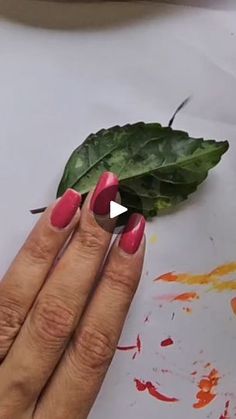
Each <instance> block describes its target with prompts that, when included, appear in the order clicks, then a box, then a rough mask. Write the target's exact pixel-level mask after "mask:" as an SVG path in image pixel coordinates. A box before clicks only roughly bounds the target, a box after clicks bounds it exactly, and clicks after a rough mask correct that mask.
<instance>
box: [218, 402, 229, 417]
mask: <svg viewBox="0 0 236 419" xmlns="http://www.w3.org/2000/svg"><path fill="white" fill-rule="evenodd" d="M229 405H230V401H229V400H228V401H227V402H226V403H225V410H224V413H223V415H221V416H220V419H230V417H229Z"/></svg>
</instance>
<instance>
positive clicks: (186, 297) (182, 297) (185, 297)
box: [172, 292, 199, 301]
mask: <svg viewBox="0 0 236 419" xmlns="http://www.w3.org/2000/svg"><path fill="white" fill-rule="evenodd" d="M198 299H199V295H198V294H197V293H196V292H185V293H183V294H179V295H177V296H176V297H175V298H173V300H172V301H192V300H198Z"/></svg>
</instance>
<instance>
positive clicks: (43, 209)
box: [30, 207, 47, 214]
mask: <svg viewBox="0 0 236 419" xmlns="http://www.w3.org/2000/svg"><path fill="white" fill-rule="evenodd" d="M46 209H47V207H42V208H35V209H32V210H30V212H31V214H41V213H42V212H44V211H45V210H46Z"/></svg>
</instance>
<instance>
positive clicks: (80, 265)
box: [0, 173, 118, 414]
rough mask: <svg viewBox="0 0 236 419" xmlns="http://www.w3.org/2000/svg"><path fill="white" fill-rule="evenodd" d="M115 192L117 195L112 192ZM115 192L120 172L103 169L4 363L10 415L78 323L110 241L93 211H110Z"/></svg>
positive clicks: (37, 385)
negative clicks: (114, 172)
mask: <svg viewBox="0 0 236 419" xmlns="http://www.w3.org/2000/svg"><path fill="white" fill-rule="evenodd" d="M111 186H112V188H111ZM105 188H107V190H108V194H107V196H106V195H105V194H102V195H103V196H102V200H103V201H102V203H101V206H99V205H98V204H99V202H98V200H99V198H97V200H96V202H95V200H94V197H97V195H98V193H99V192H100V193H101V191H102V190H104V189H105ZM111 191H112V193H113V195H114V196H110V195H111ZM117 191H118V180H117V178H116V176H115V175H113V174H111V173H104V174H103V175H102V176H101V178H100V180H99V183H98V185H97V187H96V189H95V191H94V194H93V196H92V198H91V199H90V198H89V197H88V199H87V201H86V203H85V205H84V207H83V208H82V211H81V219H80V225H79V228H78V230H77V231H76V232H75V234H74V236H73V238H72V241H71V243H70V245H69V247H68V248H67V250H66V252H65V254H64V255H63V257H62V259H61V260H60V262H59V263H58V265H57V267H56V268H55V270H54V271H53V272H52V274H51V276H50V277H49V280H48V282H47V283H46V285H45V286H44V288H43V289H42V291H41V292H40V294H39V296H38V298H37V300H36V302H35V304H34V306H33V308H32V310H31V311H30V313H29V315H28V317H27V319H26V321H25V324H24V325H23V327H22V329H21V332H20V333H19V335H18V337H17V339H16V341H15V343H14V344H13V346H12V348H11V350H10V352H9V354H8V356H7V358H6V360H5V361H4V363H3V364H2V366H1V381H0V397H1V400H3V402H4V399H5V398H6V397H7V398H8V401H9V397H10V402H11V406H12V414H14V408H15V406H17V412H18V414H19V411H20V410H22V412H24V410H25V409H27V408H28V407H29V405H30V406H32V408H33V405H34V403H35V400H36V398H37V397H38V394H39V393H40V392H41V390H42V388H43V387H44V386H45V384H46V382H47V380H48V379H49V377H50V375H51V374H52V372H53V370H54V368H55V366H56V364H57V363H58V361H59V359H60V356H61V355H62V353H63V351H64V349H65V347H66V344H67V342H68V340H69V338H70V336H71V334H72V333H73V331H74V329H75V327H76V325H77V322H78V320H79V318H80V316H81V314H82V312H83V309H84V306H85V303H86V300H87V298H88V296H89V293H90V291H91V288H92V286H93V284H94V281H95V278H96V275H97V272H98V270H99V268H100V266H101V264H102V262H103V259H104V256H105V254H106V252H107V249H108V246H109V243H110V240H111V233H109V232H108V231H105V230H104V229H102V228H101V227H100V226H99V225H98V224H97V223H96V221H95V219H94V214H93V211H94V208H95V205H96V212H97V213H98V212H99V208H101V213H102V214H104V215H105V213H108V212H109V204H110V200H112V199H113V200H114V199H115V198H116V194H117ZM106 198H107V203H106V202H104V200H106ZM106 204H107V205H106ZM109 230H110V229H109ZM12 371H14V377H13V376H12V373H11V372H12ZM9 395H10V396H9ZM19 400H21V406H20V407H19V406H18V401H19Z"/></svg>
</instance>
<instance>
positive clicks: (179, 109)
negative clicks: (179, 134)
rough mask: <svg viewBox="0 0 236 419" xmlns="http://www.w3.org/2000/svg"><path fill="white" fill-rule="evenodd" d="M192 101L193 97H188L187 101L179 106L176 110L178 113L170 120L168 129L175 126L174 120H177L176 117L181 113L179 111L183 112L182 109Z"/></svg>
mask: <svg viewBox="0 0 236 419" xmlns="http://www.w3.org/2000/svg"><path fill="white" fill-rule="evenodd" d="M190 99H191V96H189V97H187V98H186V99H184V101H183V102H182V103H181V104H180V105H179V106H178V108H177V109H176V111H175V113H174V115H173V116H172V118H171V119H170V122H169V124H168V127H170V128H171V127H172V125H173V122H174V120H175V117H176V115H177V114H178V113H179V111H181V109H183V108H184V107H185V106H186V105H187V104H188V102H189V101H190Z"/></svg>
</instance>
